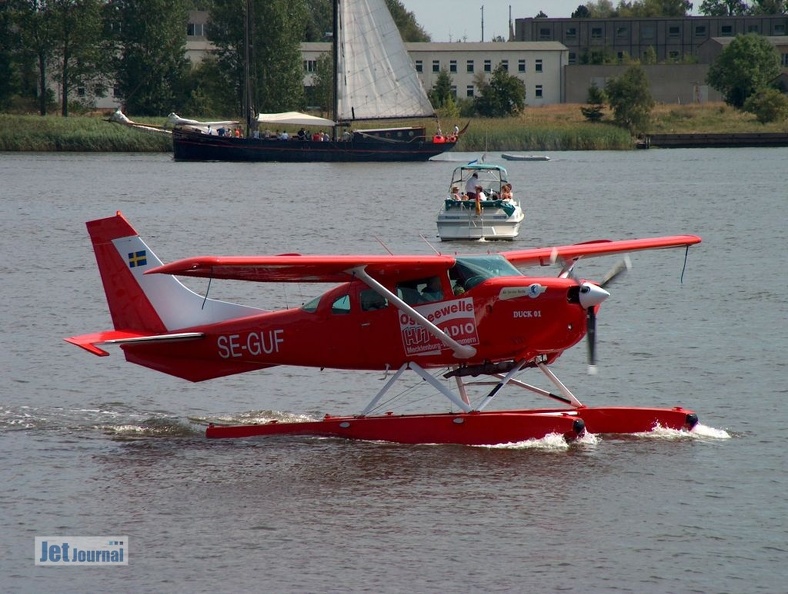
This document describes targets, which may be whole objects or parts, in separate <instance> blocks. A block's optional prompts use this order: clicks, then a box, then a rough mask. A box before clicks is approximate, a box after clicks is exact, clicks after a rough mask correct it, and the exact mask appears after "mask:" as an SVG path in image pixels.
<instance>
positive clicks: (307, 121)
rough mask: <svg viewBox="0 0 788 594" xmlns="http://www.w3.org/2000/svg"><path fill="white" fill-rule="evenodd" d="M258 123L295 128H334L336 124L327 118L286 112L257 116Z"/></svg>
mask: <svg viewBox="0 0 788 594" xmlns="http://www.w3.org/2000/svg"><path fill="white" fill-rule="evenodd" d="M257 121H258V122H260V123H266V124H292V125H295V126H334V125H335V124H334V122H333V121H331V120H327V119H326V118H319V117H317V116H312V115H309V114H308V113H299V112H297V111H285V112H283V113H261V114H260V115H258V116H257Z"/></svg>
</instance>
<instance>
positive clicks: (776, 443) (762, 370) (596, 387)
mask: <svg viewBox="0 0 788 594" xmlns="http://www.w3.org/2000/svg"><path fill="white" fill-rule="evenodd" d="M478 156H479V155H471V154H454V155H450V156H449V158H448V159H447V160H444V161H438V162H430V163H423V164H364V165H354V164H315V165H288V164H217V163H203V164H191V163H174V162H173V161H172V160H171V158H170V157H169V156H168V155H158V154H153V155H151V154H109V155H95V154H8V153H5V154H0V180H2V183H0V231H1V233H0V249H2V254H3V259H2V263H0V271H2V300H1V301H0V313H1V314H2V318H1V319H2V322H3V323H2V328H1V329H0V332H2V341H3V344H2V349H1V350H0V368H1V369H2V374H0V482H1V484H2V487H0V489H1V490H0V493H1V494H2V497H0V517H2V518H3V526H4V529H3V531H2V535H0V575H1V576H2V590H3V591H5V592H55V591H56V592H95V591H99V590H106V589H112V590H115V591H128V592H130V591H134V592H190V593H192V592H240V591H259V592H376V593H383V592H436V593H437V592H440V593H446V592H458V593H460V592H462V593H466V592H556V591H564V592H583V593H587V592H633V593H651V592H657V593H663V592H665V593H666V592H679V593H685V592H703V593H714V592H717V593H724V592H732V593H739V592H742V593H744V592H747V593H752V592H764V593H774V592H785V591H786V577H787V576H788V574H786V570H785V567H786V561H788V519H787V518H788V503H787V501H788V498H786V495H785V494H786V492H788V473H787V472H786V470H788V468H787V464H786V460H787V459H788V457H786V454H785V448H786V445H785V444H786V443H788V428H786V425H788V415H786V413H785V409H784V407H785V399H786V395H787V393H788V389H787V388H786V379H787V377H786V355H785V353H786V351H787V350H788V323H787V322H788V307H786V300H787V299H786V295H788V275H786V272H785V266H784V265H783V264H782V260H783V258H784V255H785V250H786V247H788V237H787V235H788V234H787V232H786V228H787V227H788V226H787V225H786V220H788V206H787V200H788V186H786V181H785V180H786V164H787V163H788V149H706V150H650V151H632V152H582V153H581V152H569V153H553V154H550V156H551V158H552V160H551V161H549V162H514V163H508V165H507V166H508V169H509V174H510V178H511V179H512V181H513V182H514V187H515V192H516V193H517V194H518V195H519V196H520V198H521V199H522V201H523V204H524V206H525V210H526V222H525V224H524V227H523V230H522V232H521V236H520V238H519V239H518V240H517V241H515V242H513V243H511V244H506V245H503V246H501V245H497V244H490V243H484V244H479V243H474V244H465V245H462V244H460V245H457V244H440V242H438V241H437V239H436V230H435V216H436V214H437V210H438V207H439V203H440V199H441V197H442V195H443V192H445V190H446V189H447V188H446V186H447V184H448V181H449V177H450V175H451V170H452V169H453V167H454V166H455V165H456V164H457V162H463V161H466V160H470V159H472V158H476V157H478ZM497 157H499V155H495V154H491V155H488V156H487V160H488V161H492V162H495V161H496V158H497ZM116 210H121V211H122V212H123V213H124V214H125V215H126V216H127V217H128V218H129V219H130V221H131V222H132V223H133V224H134V225H135V226H136V227H137V229H138V230H140V231H141V233H142V234H143V235H144V236H145V237H146V238H147V239H148V240H149V243H150V245H151V247H153V248H154V250H156V252H157V254H158V255H159V256H160V257H161V258H162V259H163V260H164V261H165V262H167V261H171V260H173V259H177V258H181V257H187V256H192V255H199V254H211V253H216V254H269V253H282V252H302V253H345V252H347V253H373V254H380V253H385V250H386V249H388V250H390V251H392V252H395V253H431V251H432V247H431V245H432V246H434V247H435V249H438V250H443V251H446V252H453V251H455V250H460V251H464V252H485V251H488V250H496V249H508V248H523V247H530V246H544V245H560V244H565V243H573V242H576V241H587V240H591V239H599V238H611V239H623V238H633V237H640V236H649V235H666V234H675V233H695V234H698V235H700V236H702V237H703V243H702V244H700V245H699V246H697V247H695V248H692V249H691V250H690V254H689V258H688V260H687V262H686V267H685V265H684V253H683V251H682V250H670V251H658V252H649V253H637V254H634V255H633V256H632V260H633V265H634V267H633V269H632V270H631V271H630V272H629V273H628V275H627V276H626V277H625V278H624V279H622V280H621V281H620V282H617V283H616V284H615V285H613V286H612V287H611V293H612V296H611V298H610V299H608V300H607V302H606V303H605V305H604V306H603V308H602V310H601V312H600V315H599V323H598V335H599V341H598V348H597V350H598V358H599V364H600V365H599V373H598V375H595V376H589V375H587V374H586V366H585V349H584V346H578V347H577V348H575V349H573V350H571V351H569V352H567V353H565V354H564V356H563V357H562V358H561V360H559V361H558V362H557V364H556V365H555V366H554V369H555V371H556V373H557V374H558V375H559V377H561V379H562V380H563V381H564V382H565V383H566V384H567V385H568V386H569V387H570V389H572V390H573V391H574V393H575V394H576V395H577V396H578V397H579V398H580V399H581V400H584V401H585V402H586V403H588V404H592V405H593V404H613V405H616V404H631V405H644V406H648V405H654V406H674V405H682V406H685V407H688V408H691V409H693V410H696V411H697V412H698V414H699V416H700V420H701V425H700V426H699V427H698V429H697V430H696V432H695V433H694V434H693V435H691V436H686V435H684V436H681V435H676V434H671V433H669V432H663V433H657V434H652V435H648V436H636V437H629V438H612V437H606V438H596V439H587V440H585V441H584V442H583V443H580V444H576V445H573V446H571V447H565V446H562V445H561V444H559V443H556V442H555V441H552V440H542V441H541V442H537V443H528V444H514V445H509V446H506V447H500V448H470V447H457V446H400V445H392V444H380V443H355V442H347V441H343V440H325V439H313V438H274V439H257V440H255V439H251V440H227V441H221V440H219V441H210V442H209V441H207V440H206V439H205V438H204V437H203V434H202V425H201V422H204V421H205V420H206V419H209V418H218V419H226V420H227V419H230V420H231V419H239V418H247V417H260V418H270V417H276V416H282V417H286V416H287V415H309V416H320V415H322V414H324V413H326V412H331V413H354V412H358V411H359V410H360V409H361V408H362V407H363V405H364V403H365V402H366V400H367V399H368V398H369V397H370V396H371V395H372V394H373V393H374V392H375V391H377V389H378V388H379V386H380V385H381V381H380V376H379V375H378V374H369V373H355V372H346V371H332V370H324V371H320V370H317V369H300V368H275V369H272V370H269V371H265V372H259V373H252V374H246V375H239V376H235V377H229V378H223V379H219V380H215V381H212V382H206V383H201V384H190V383H188V382H184V381H182V380H178V379H176V378H172V377H169V376H165V375H160V374H157V373H155V372H153V371H151V370H148V369H144V368H141V367H137V366H133V365H129V364H127V363H125V362H124V360H123V357H122V356H121V355H120V353H119V351H118V350H117V349H115V350H113V352H112V355H111V356H110V357H107V358H97V357H93V356H91V355H90V354H88V353H86V352H84V351H82V350H80V349H77V348H75V347H73V346H71V345H68V344H66V343H65V342H63V341H62V338H63V337H65V336H71V335H74V334H81V333H86V332H92V331H98V330H103V329H107V328H110V326H111V323H110V320H109V315H108V313H107V310H106V305H105V302H104V296H103V292H102V290H101V285H100V280H99V276H98V273H97V270H96V266H95V260H94V258H93V254H92V251H91V248H90V242H89V239H88V237H87V233H86V231H85V227H84V222H85V221H87V220H90V219H93V218H100V217H105V216H110V215H111V214H113V213H114V212H115V211H116ZM612 263H613V262H604V263H601V262H597V261H588V262H586V263H581V265H580V273H581V274H582V275H583V276H587V277H591V278H594V276H595V275H598V276H601V275H602V274H604V272H605V271H606V269H607V268H608V266H609V265H611V264H612ZM540 272H544V273H548V274H553V273H554V272H555V271H551V270H544V271H540ZM682 276H683V278H682ZM190 284H192V286H194V287H195V289H197V290H200V288H201V285H199V283H196V284H195V283H190ZM217 285H219V283H214V286H213V287H212V288H211V295H212V296H213V297H221V298H226V299H231V300H236V301H242V302H244V303H249V304H253V305H258V306H261V307H265V308H273V307H285V306H293V305H298V304H300V303H303V302H304V301H306V300H308V299H309V298H311V297H313V296H315V295H317V294H318V293H319V288H316V287H315V286H308V285H304V286H300V285H287V286H268V285H258V284H252V283H225V284H224V286H223V287H221V288H220V287H218V286H217ZM321 288H322V287H321ZM221 291H224V292H221ZM325 347H326V348H330V345H325ZM525 379H529V378H527V377H526V378H525ZM531 379H533V378H531ZM500 404H501V405H502V406H516V407H527V406H531V405H542V403H540V402H536V401H533V400H532V399H531V397H529V396H519V395H516V396H514V397H513V400H510V401H507V402H503V401H502V402H501V403H500ZM428 407H430V408H431V409H432V410H443V409H445V404H444V401H442V400H440V399H439V398H438V397H437V396H436V397H434V399H433V400H430V401H429V404H428ZM112 534H115V535H128V536H129V543H128V558H129V564H128V566H122V567H104V568H84V567H83V568H77V567H73V568H69V569H62V568H50V567H38V566H36V565H35V563H34V562H35V558H34V556H35V554H34V553H35V552H34V539H35V537H36V536H43V535H74V536H100V535H112Z"/></svg>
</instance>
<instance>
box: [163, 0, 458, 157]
mask: <svg viewBox="0 0 788 594" xmlns="http://www.w3.org/2000/svg"><path fill="white" fill-rule="evenodd" d="M247 14H248V12H247ZM332 38H333V42H332V44H333V57H334V60H333V61H334V105H333V118H334V119H333V120H329V119H326V118H316V117H315V116H309V115H307V114H301V113H295V112H288V113H286V114H260V115H258V116H257V118H256V119H255V120H254V121H253V122H252V123H251V124H252V125H248V126H247V128H254V130H251V129H247V131H246V134H244V135H240V136H232V135H226V134H225V135H221V136H220V135H218V134H216V133H215V131H214V130H212V129H209V128H207V127H204V126H202V127H201V126H195V125H185V124H184V125H176V126H175V127H174V128H173V134H172V140H173V152H174V158H175V160H176V161H253V162H288V163H309V162H339V161H345V162H348V161H349V162H371V161H426V160H427V159H429V158H430V157H434V156H435V155H439V154H441V153H443V152H446V151H449V150H451V149H452V148H454V146H455V144H456V143H457V140H458V139H459V136H460V135H461V134H462V132H464V129H463V130H462V131H459V130H457V128H455V133H454V134H451V135H443V134H442V133H441V132H440V131H439V128H438V131H437V132H436V133H435V134H428V133H427V129H426V126H404V127H398V128H375V129H352V128H350V127H351V126H352V124H353V123H354V122H359V121H366V122H369V121H374V120H403V119H409V120H413V119H415V120H419V119H435V118H436V114H435V110H434V109H433V107H432V104H431V103H430V100H429V98H428V97H427V93H426V92H425V90H424V87H423V85H422V84H421V80H420V79H419V77H418V74H417V73H416V69H415V68H414V66H413V64H412V63H411V60H410V56H409V55H408V52H407V50H406V49H405V44H404V43H403V42H402V37H401V36H400V34H399V30H398V29H397V26H396V24H395V23H394V19H393V18H392V17H391V13H390V12H389V10H388V7H387V6H386V3H385V0H335V2H334V34H333V36H332ZM247 53H248V52H247ZM247 71H248V68H247ZM248 84H249V83H248V77H247V82H246V85H247V87H248ZM249 96H250V93H249V91H248V90H247V92H246V97H249ZM305 122H307V123H306V124H305ZM264 123H276V124H277V125H295V126H303V125H311V126H322V127H324V128H327V129H330V130H332V131H333V134H331V135H328V134H325V135H319V136H318V135H315V136H312V135H305V136H294V137H291V138H289V139H287V140H282V139H281V138H277V137H265V136H261V135H259V132H257V131H256V128H257V126H259V125H260V124H264ZM466 128H467V126H466Z"/></svg>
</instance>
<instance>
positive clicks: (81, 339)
mask: <svg viewBox="0 0 788 594" xmlns="http://www.w3.org/2000/svg"><path fill="white" fill-rule="evenodd" d="M203 336H204V334H203V333H202V332H177V333H173V334H141V333H139V332H125V331H123V330H105V331H104V332H94V333H92V334H82V335H81V336H72V337H71V338H66V339H65V341H66V342H70V343H71V344H75V345H77V346H78V347H81V348H83V349H85V350H86V351H88V352H90V353H93V354H94V355H98V356H99V357H107V356H109V353H108V352H107V351H105V350H103V349H100V348H99V347H98V346H96V345H99V344H152V343H157V342H175V341H182V340H196V339H198V338H202V337H203Z"/></svg>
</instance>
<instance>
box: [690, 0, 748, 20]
mask: <svg viewBox="0 0 788 594" xmlns="http://www.w3.org/2000/svg"><path fill="white" fill-rule="evenodd" d="M749 11H750V7H749V6H747V3H746V2H742V0H703V2H701V5H700V13H701V14H705V15H707V16H741V15H745V14H747V13H748V12H749Z"/></svg>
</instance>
